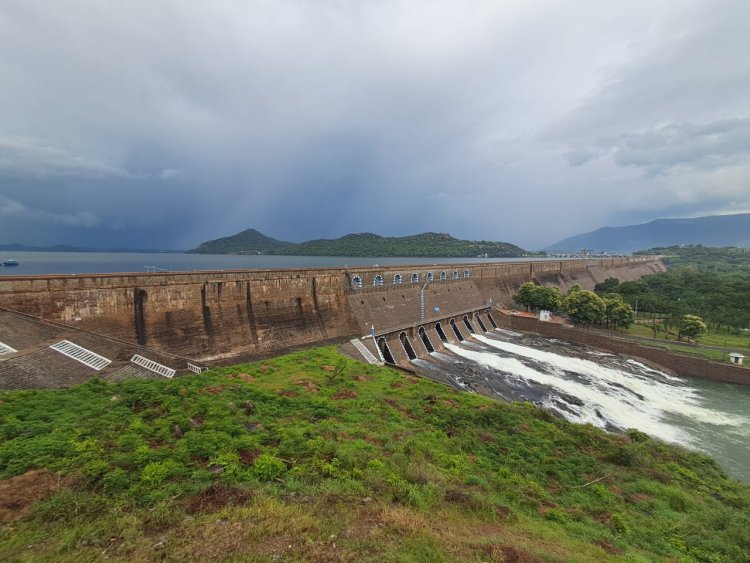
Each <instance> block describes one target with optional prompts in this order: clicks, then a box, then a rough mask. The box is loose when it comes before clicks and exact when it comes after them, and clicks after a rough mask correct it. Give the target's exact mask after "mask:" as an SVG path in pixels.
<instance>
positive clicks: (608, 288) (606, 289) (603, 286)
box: [594, 278, 620, 295]
mask: <svg viewBox="0 0 750 563" xmlns="http://www.w3.org/2000/svg"><path fill="white" fill-rule="evenodd" d="M619 287H620V280H618V279H617V278H607V279H606V280H604V281H603V282H601V283H598V284H596V285H595V286H594V292H595V293H598V294H599V295H604V294H606V293H616V292H617V290H618V289H619Z"/></svg>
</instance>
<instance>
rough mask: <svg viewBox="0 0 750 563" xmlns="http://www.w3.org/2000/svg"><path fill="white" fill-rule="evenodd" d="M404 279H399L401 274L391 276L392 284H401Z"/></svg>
mask: <svg viewBox="0 0 750 563" xmlns="http://www.w3.org/2000/svg"><path fill="white" fill-rule="evenodd" d="M403 282H404V278H402V277H401V274H396V275H395V276H393V283H403Z"/></svg>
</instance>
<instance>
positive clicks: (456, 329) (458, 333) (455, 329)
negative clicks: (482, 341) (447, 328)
mask: <svg viewBox="0 0 750 563" xmlns="http://www.w3.org/2000/svg"><path fill="white" fill-rule="evenodd" d="M451 328H452V329H453V332H455V333H456V338H458V339H459V340H461V341H463V340H464V337H463V335H462V334H461V331H460V330H458V325H457V324H456V321H455V319H451Z"/></svg>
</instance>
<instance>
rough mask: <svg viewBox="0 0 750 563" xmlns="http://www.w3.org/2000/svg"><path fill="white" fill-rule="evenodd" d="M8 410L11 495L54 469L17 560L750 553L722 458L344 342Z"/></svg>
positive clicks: (82, 389)
mask: <svg viewBox="0 0 750 563" xmlns="http://www.w3.org/2000/svg"><path fill="white" fill-rule="evenodd" d="M0 401H2V403H0V404H1V405H2V423H0V476H1V477H2V478H3V480H1V481H0V486H6V487H11V486H12V485H13V484H14V483H15V482H16V481H14V480H18V479H23V478H24V477H19V476H24V475H25V476H26V477H28V476H29V475H31V474H29V473H28V472H29V471H34V470H42V469H44V470H46V471H49V472H52V473H47V472H45V471H42V472H40V473H39V475H36V474H34V479H33V482H34V483H37V484H39V483H45V482H46V483H47V484H48V485H49V491H48V492H47V494H45V495H42V496H41V498H39V499H38V500H39V502H36V503H32V502H29V503H28V504H29V508H30V512H28V513H27V514H26V515H25V516H24V517H23V518H20V519H16V520H14V521H12V522H9V523H6V524H5V526H4V527H3V528H2V529H1V530H0V559H3V560H14V561H40V560H42V561H44V560H54V561H89V560H91V561H93V560H100V559H101V558H103V557H107V558H113V559H118V560H129V561H130V560H135V561H138V560H153V559H158V558H162V557H163V558H166V559H169V560H187V559H190V560H218V559H221V560H237V559H242V560H251V561H254V560H259V561H261V560H269V559H277V560H313V561H330V560H334V561H336V560H341V561H348V560H371V561H454V560H461V561H488V560H493V559H494V560H504V559H512V558H513V557H525V556H534V557H538V558H541V559H548V560H566V561H602V560H609V559H616V558H626V559H630V560H634V561H651V560H664V561H667V560H680V561H691V560H701V561H741V560H747V559H748V558H749V557H750V533H749V532H748V530H750V489H748V487H747V486H745V485H742V484H740V483H737V482H735V481H732V480H729V479H727V478H726V476H725V475H724V473H723V472H722V470H721V469H720V468H719V466H718V465H717V464H716V463H715V462H714V461H713V460H711V459H710V458H708V457H706V456H704V455H701V454H697V453H693V452H688V451H685V450H682V449H679V448H675V447H671V446H667V445H665V444H662V443H660V442H657V441H653V440H651V439H649V438H648V437H646V436H645V435H644V434H642V433H639V432H630V433H629V434H628V435H622V436H615V435H609V434H606V433H604V432H602V431H600V430H598V429H596V428H593V427H591V426H587V425H574V424H571V423H568V422H565V421H563V420H560V419H557V418H555V417H553V416H551V415H549V414H548V413H546V412H544V411H542V410H540V409H537V408H536V407H534V406H532V405H530V404H505V403H499V402H496V401H493V400H491V399H488V398H485V397H482V396H478V395H474V394H467V393H458V392H455V391H453V390H451V389H449V388H446V387H444V386H440V385H438V384H435V383H432V382H429V381H426V380H421V379H417V378H413V377H405V376H404V375H403V374H400V373H398V372H395V371H391V370H388V369H385V368H377V367H372V366H364V365H362V364H360V363H357V362H355V361H354V360H350V359H348V358H345V357H343V356H340V355H339V354H338V353H337V352H336V351H335V350H334V349H332V348H322V349H315V350H309V351H305V352H300V353H296V354H292V355H288V356H283V357H280V358H276V359H273V360H267V361H265V362H259V363H252V364H246V365H242V366H235V367H231V368H223V369H221V370H216V371H213V372H209V373H206V374H202V375H194V376H187V377H182V378H178V379H174V380H163V381H161V380H159V381H137V380H134V381H127V382H122V383H117V384H106V383H104V382H102V381H99V380H92V381H90V382H88V383H86V384H84V385H81V386H78V387H75V388H72V389H69V390H60V391H24V392H2V393H0ZM17 489H20V493H21V494H28V495H29V496H33V495H32V492H33V490H32V489H33V488H32V487H27V488H23V487H20V486H19V487H17ZM27 489H28V490H27ZM2 490H4V489H0V491H2ZM17 492H18V491H17ZM6 494H7V493H6ZM1 506H2V502H0V507H1ZM0 514H1V513H0Z"/></svg>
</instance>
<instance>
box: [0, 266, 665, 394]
mask: <svg viewBox="0 0 750 563" xmlns="http://www.w3.org/2000/svg"><path fill="white" fill-rule="evenodd" d="M664 270H665V268H664V266H663V264H662V263H661V261H660V260H659V258H658V257H653V256H635V257H616V258H598V259H577V260H562V261H561V260H540V261H523V262H521V261H519V262H501V263H483V264H471V265H466V264H435V265H424V264H422V265H415V266H403V265H398V266H387V267H377V266H371V267H357V268H322V269H285V270H232V271H201V272H167V273H161V272H160V273H122V274H98V275H44V276H6V277H3V278H2V279H0V383H1V384H2V386H3V387H5V388H24V387H40V386H41V387H47V386H49V387H58V386H63V385H68V384H72V383H75V382H80V381H83V380H85V379H86V378H88V377H91V376H92V375H98V376H101V377H113V378H117V377H130V376H142V377H147V376H154V374H156V375H159V376H164V375H166V376H169V377H171V376H172V375H174V374H179V373H186V372H188V370H190V371H201V370H202V369H205V367H206V366H209V365H214V364H216V363H219V362H223V363H227V362H229V361H230V360H231V359H233V358H243V359H247V358H252V357H261V356H263V355H270V354H276V353H280V352H282V351H284V350H287V349H290V348H294V347H300V346H309V345H315V344H319V343H326V342H345V341H348V340H350V339H356V338H359V337H361V336H363V335H368V334H371V333H374V335H375V337H376V338H374V339H372V340H369V341H364V342H360V343H359V346H358V349H362V350H367V351H368V352H369V354H371V355H372V356H373V357H376V358H378V357H379V358H380V359H383V360H386V361H389V362H391V363H395V364H399V365H408V364H409V362H410V361H411V360H412V359H415V358H419V357H424V356H425V355H426V354H428V353H430V352H431V351H435V350H441V349H442V348H443V347H444V344H446V343H452V342H456V341H460V340H461V339H463V338H466V337H468V335H470V334H471V333H472V332H474V331H475V330H488V329H491V328H492V327H494V326H496V324H497V319H495V317H494V316H493V315H495V313H493V310H496V308H498V307H500V306H502V305H508V304H510V303H511V296H512V295H513V293H514V292H515V291H516V290H517V289H518V287H519V286H520V285H521V284H522V283H524V282H526V281H529V280H534V281H536V282H538V283H540V284H548V285H555V286H557V287H559V288H560V289H561V291H566V290H567V289H568V288H569V287H571V286H572V285H574V284H580V285H581V286H582V287H584V288H587V289H592V288H593V286H594V285H595V284H596V283H599V282H601V281H604V280H605V279H606V278H608V277H615V278H618V279H619V280H621V281H628V280H637V279H639V278H640V277H642V276H644V275H648V274H653V273H657V272H661V271H664ZM65 342H68V343H71V344H72V345H73V347H71V346H69V345H68V344H65ZM362 350H360V351H362ZM66 351H67V353H66ZM362 353H363V354H364V352H362ZM97 357H99V358H101V359H97ZM134 358H135V360H134ZM82 360H86V361H82Z"/></svg>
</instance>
